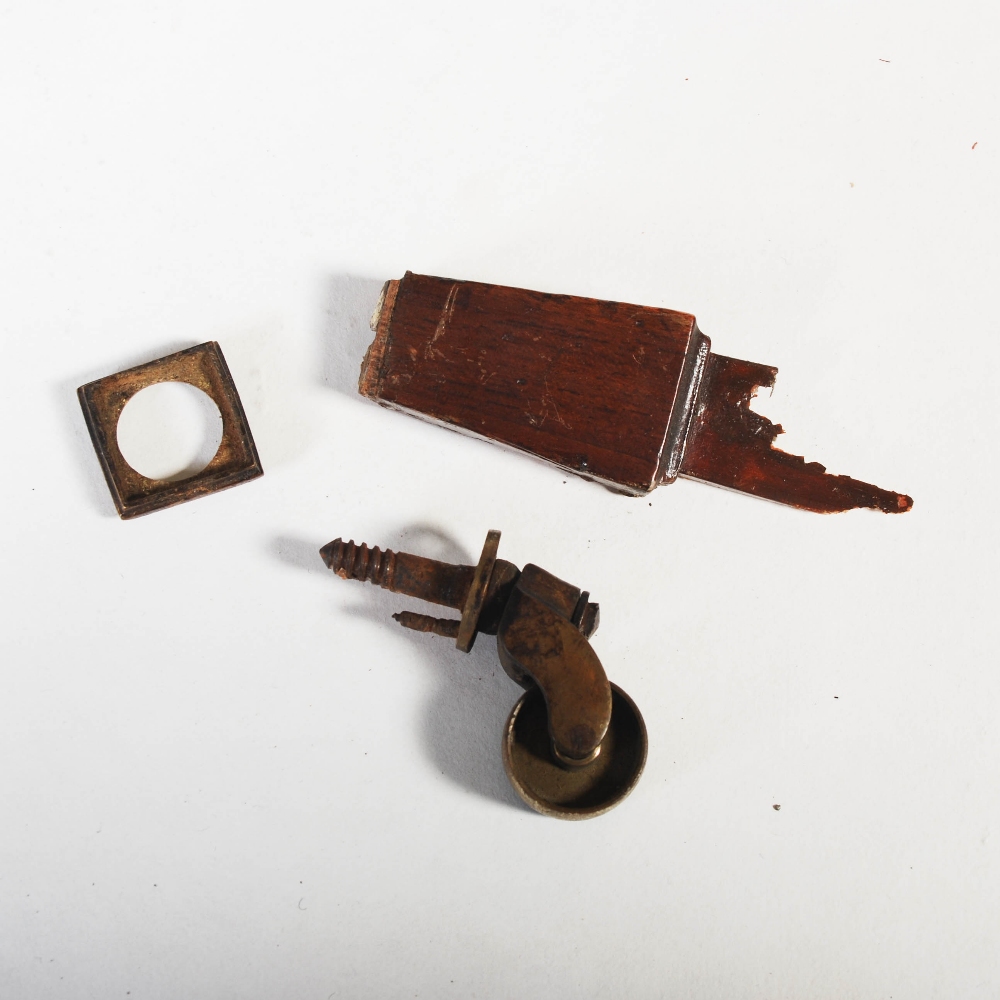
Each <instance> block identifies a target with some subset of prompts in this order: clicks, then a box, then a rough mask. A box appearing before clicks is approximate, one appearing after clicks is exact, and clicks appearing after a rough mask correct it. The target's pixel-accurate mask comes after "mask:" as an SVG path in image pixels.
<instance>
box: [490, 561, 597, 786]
mask: <svg viewBox="0 0 1000 1000" xmlns="http://www.w3.org/2000/svg"><path fill="white" fill-rule="evenodd" d="M532 568H535V567H531V566H528V567H525V570H524V572H523V573H522V574H521V580H520V581H518V585H517V586H516V587H515V588H514V593H513V594H512V595H511V599H510V601H509V602H508V604H507V608H506V610H505V611H504V615H503V619H502V620H501V622H500V631H499V632H498V633H497V651H498V653H499V654H500V663H501V664H502V665H503V668H504V670H506V671H507V673H508V674H509V675H510V676H511V677H512V678H513V679H514V680H516V681H517V682H518V683H519V684H525V680H527V681H528V683H529V684H531V683H533V684H535V685H537V686H538V687H539V688H540V689H541V691H542V694H543V695H544V697H545V704H546V705H547V706H548V716H549V732H550V734H551V736H552V747H553V750H554V751H555V754H556V756H557V757H558V758H559V759H560V760H562V761H563V763H565V764H567V765H569V766H571V767H572V766H576V765H579V764H585V763H587V762H588V761H589V760H591V759H592V758H593V757H594V756H595V755H596V753H597V751H598V750H599V748H600V746H601V740H603V739H604V734H605V732H606V731H607V728H608V722H609V721H610V719H611V688H610V686H609V685H608V678H607V675H606V674H605V673H604V668H603V667H602V666H601V661H600V660H599V659H598V658H597V654H596V653H595V652H594V650H593V648H592V647H591V645H590V643H589V642H587V640H586V639H585V638H584V637H583V636H582V635H581V634H580V632H579V630H578V629H577V628H576V627H575V626H574V625H573V624H572V622H571V621H570V620H569V618H568V617H563V616H561V615H559V614H557V613H556V612H555V611H553V610H552V608H551V607H548V606H546V605H545V604H543V603H542V602H541V601H540V600H538V598H536V597H535V596H534V595H533V594H531V593H529V592H526V591H525V590H523V589H522V586H521V584H522V582H523V581H524V577H525V576H526V575H527V572H528V570H529V569H532ZM546 575H548V574H546ZM526 686H527V685H526Z"/></svg>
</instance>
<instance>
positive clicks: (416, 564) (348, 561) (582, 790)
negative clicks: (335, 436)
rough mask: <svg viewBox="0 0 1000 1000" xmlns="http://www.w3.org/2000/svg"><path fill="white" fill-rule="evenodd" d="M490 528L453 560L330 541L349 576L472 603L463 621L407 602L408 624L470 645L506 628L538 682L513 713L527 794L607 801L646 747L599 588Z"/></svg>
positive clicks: (513, 751)
mask: <svg viewBox="0 0 1000 1000" xmlns="http://www.w3.org/2000/svg"><path fill="white" fill-rule="evenodd" d="M499 543H500V532H499V531H490V532H489V534H488V535H487V536H486V543H485V545H484V546H483V553H482V556H481V557H480V559H479V564H478V565H477V566H475V567H473V566H453V565H450V564H448V563H443V562H439V561H438V560H436V559H426V558H424V557H422V556H415V555H410V554H409V553H406V552H392V551H391V550H389V549H386V550H382V549H379V548H378V547H377V546H376V547H375V548H370V547H369V546H368V545H366V544H363V543H362V544H361V545H356V544H355V543H354V541H353V540H352V541H349V542H345V541H343V539H340V538H337V539H335V540H334V541H332V542H330V543H329V544H327V545H324V546H323V548H321V549H320V555H321V556H322V557H323V561H324V562H325V563H326V565H327V566H328V567H329V568H330V569H332V570H333V571H334V572H335V573H336V574H337V575H338V576H340V577H341V578H343V579H345V580H361V581H365V580H367V581H369V582H371V583H374V584H377V585H378V586H380V587H384V588H385V589H386V590H391V591H395V592H396V593H401V594H407V595H409V596H410V597H417V598H420V599H422V600H425V601H430V602H432V603H434V604H441V605H444V606H446V607H450V608H454V609H455V610H460V611H461V612H462V618H461V621H458V620H456V619H454V618H434V617H432V616H430V615H423V614H416V613H414V612H411V611H402V612H398V613H397V614H394V615H393V618H395V619H396V621H398V622H399V624H400V625H403V626H405V627H406V628H411V629H415V630H417V631H420V632H431V633H434V634H436V635H440V636H444V637H447V638H454V639H455V640H456V645H457V646H458V648H459V649H461V650H462V651H463V652H468V651H469V650H470V649H471V648H472V643H473V642H474V640H475V636H476V634H477V633H478V632H485V633H487V634H495V635H496V637H497V652H498V654H499V657H500V662H501V664H502V666H503V668H504V670H505V671H506V672H507V674H508V675H509V676H510V677H511V678H512V679H513V680H514V681H516V682H517V683H518V684H520V685H521V686H522V687H525V688H527V689H528V692H527V694H525V696H524V697H523V698H522V699H521V700H520V701H519V702H518V704H517V706H516V707H515V708H514V711H513V712H512V713H511V717H510V720H508V726H507V732H506V736H505V739H504V745H503V757H504V766H505V768H506V770H507V774H508V777H509V778H510V780H511V782H512V783H513V784H514V787H515V788H516V789H517V791H518V794H519V795H520V796H521V798H523V799H524V801H525V802H527V803H528V805H530V806H531V807H532V808H534V809H537V810H538V811H539V812H542V813H545V814H547V815H552V816H562V817H565V818H571V819H584V818H586V817H589V816H597V815H599V814H600V813H602V812H606V811H607V810H608V809H610V808H611V807H612V806H613V805H615V804H616V803H618V802H620V801H621V800H622V799H623V798H624V797H625V796H626V795H627V794H628V793H629V792H630V791H631V790H632V787H633V786H634V785H635V783H636V781H637V780H638V778H639V775H640V773H641V772H642V767H643V763H644V762H645V759H646V728H645V725H644V724H643V721H642V716H641V715H639V712H638V709H636V707H635V705H634V704H633V703H632V701H631V699H630V698H629V697H628V696H627V695H626V694H625V693H624V692H623V691H621V689H620V688H617V687H615V686H614V685H613V684H609V682H608V679H607V675H606V674H605V673H604V668H603V666H602V665H601V661H600V660H599V659H598V657H597V654H596V653H595V652H594V650H593V649H592V648H591V645H590V643H589V642H588V639H589V638H590V636H591V635H592V634H593V632H594V631H595V630H596V629H597V624H598V621H599V618H600V614H599V608H598V606H597V605H596V604H594V603H591V602H590V601H589V597H590V595H589V594H588V593H587V592H585V591H581V590H580V589H579V588H578V587H574V586H573V585H572V584H569V583H566V582H565V581H564V580H560V579H559V578H558V577H556V576H553V575H552V574H551V573H548V572H546V571H545V570H543V569H541V568H540V567H538V566H535V565H533V564H531V563H529V564H528V565H527V566H525V567H524V570H523V571H522V570H519V569H518V568H517V567H516V566H514V565H513V564H512V563H509V562H506V561H505V560H503V559H498V558H497V549H498V546H499Z"/></svg>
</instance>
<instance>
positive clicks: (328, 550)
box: [319, 538, 344, 569]
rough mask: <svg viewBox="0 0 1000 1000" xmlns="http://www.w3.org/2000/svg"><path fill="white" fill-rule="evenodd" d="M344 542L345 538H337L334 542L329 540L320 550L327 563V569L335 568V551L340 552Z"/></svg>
mask: <svg viewBox="0 0 1000 1000" xmlns="http://www.w3.org/2000/svg"><path fill="white" fill-rule="evenodd" d="M343 544H344V542H343V539H341V538H335V539H334V540H333V541H332V542H327V543H326V545H324V546H323V548H321V549H320V550H319V554H320V556H321V558H322V559H323V562H325V563H326V568H327V569H333V557H334V553H336V552H338V551H339V550H340V547H341V546H342V545H343Z"/></svg>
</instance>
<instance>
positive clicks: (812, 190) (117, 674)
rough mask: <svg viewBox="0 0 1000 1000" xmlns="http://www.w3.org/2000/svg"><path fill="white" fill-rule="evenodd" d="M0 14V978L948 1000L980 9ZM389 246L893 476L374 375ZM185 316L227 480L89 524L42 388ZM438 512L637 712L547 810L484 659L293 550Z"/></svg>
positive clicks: (988, 552) (976, 386) (416, 529)
mask: <svg viewBox="0 0 1000 1000" xmlns="http://www.w3.org/2000/svg"><path fill="white" fill-rule="evenodd" d="M0 18H2V20H0V134H2V137H3V156H2V160H0V216H2V218H0V226H2V229H0V234H2V235H0V255H2V259H0V284H2V295H0V323H2V329H3V341H2V344H3V359H4V364H3V376H4V388H3V393H2V403H0V406H2V414H0V415H2V421H3V422H2V427H3V440H4V452H3V454H4V463H3V464H4V474H3V477H2V497H3V501H2V515H3V516H2V518H0V530H2V532H3V538H4V547H3V553H4V559H3V562H4V571H3V577H2V578H3V595H2V607H3V619H4V625H3V628H2V634H0V641H2V644H3V659H2V666H0V670H2V674H0V676H2V697H0V802H2V804H3V807H2V817H3V819H2V824H0V993H2V995H3V996H5V997H11V998H36V997H39V998H41V997H71V998H76V997H99V998H102V1000H103V998H108V997H126V996H131V997H134V998H143V997H163V998H174V997H212V998H228V997H234V998H235V997H240V998H243V997H246V998H271V997H296V998H317V1000H323V998H327V997H390V996H392V997H395V996H422V997H451V996H455V997H472V996H475V997H497V998H500V997H513V996H522V997H569V998H573V997H611V996H627V997H636V998H644V997H691V998H714V997H725V998H730V997H747V998H777V997H789V998H793V997H794V998H801V997H810V998H813V997H815V998H831V1000H832V998H838V1000H843V998H853V997H858V998H889V997H894V998H905V997H949V998H951V997H995V996H997V994H998V992H1000V959H998V956H1000V947H998V931H1000V907H998V905H997V900H998V897H1000V885H998V881H1000V878H998V850H1000V737H998V726H997V719H998V712H1000V680H998V673H997V663H996V658H997V654H996V640H997V634H996V633H997V628H996V624H995V614H994V607H995V593H996V591H995V568H994V567H995V564H996V543H997V521H996V493H997V488H998V485H1000V484H998V481H997V472H996V432H997V416H996V413H997V409H996V384H997V362H998V332H1000V328H998V319H997V309H996V280H995V279H996V275H997V265H998V246H1000V239H998V222H1000V211H998V206H1000V201H998V196H997V182H998V161H997V145H998V141H1000V135H998V129H997V122H998V115H997V112H998V107H997V104H998V101H997V83H998V68H997V67H998V61H997V52H998V42H1000V38H998V26H1000V25H998V15H997V7H996V5H994V4H990V3H986V2H980V3H969V2H964V3H963V2H952V3H948V4H943V5H942V4H940V3H934V4H931V3H924V2H918V3H913V2H907V3H904V2H899V3H888V2H880V3H829V4H796V3H777V2H770V3H755V4H739V3H724V2H716V3H705V4H695V3H683V4H681V3H672V4H665V3H664V4H647V5H642V4H624V5H615V4H607V3H575V4H569V3H567V4H539V3H533V4H526V3H507V4H504V5H489V6H487V5H463V4H457V3H456V4H442V3H429V4H380V5H375V4H371V5H362V4H357V5H354V4H340V3H327V4H319V3H301V4H295V3H284V4H271V5H263V4H236V3H232V4H223V3H214V4H213V3H208V4H206V3H188V4H182V3H170V4H167V3H164V4H135V3H121V4H110V3H97V4H86V5H71V4H57V3H14V4H6V5H4V9H3V11H2V13H0ZM406 269H412V270H414V271H417V272H424V273H430V274H440V275H445V276H449V277H457V278H468V279H478V280H485V281H493V282H498V283H506V284H513V285H520V286H524V287H529V288H535V289H540V290H545V291H555V292H567V293H575V294H581V295H593V296H598V297H602V298H610V299H619V300H625V301H632V302H636V303H642V304H646V305H655V306H668V307H673V308H677V309H682V310H688V311H691V312H694V313H695V314H696V315H697V316H698V320H699V323H700V325H701V327H702V329H703V330H705V332H706V333H708V334H709V335H710V336H711V337H712V339H713V345H714V348H715V349H716V350H717V351H719V352H721V353H724V354H729V355H733V356H736V357H740V358H747V359H750V360H753V361H759V362H763V363H768V364H774V365H776V366H777V367H778V368H779V372H780V373H779V376H778V383H777V389H776V391H775V393H774V395H773V397H770V398H766V399H764V400H763V401H762V402H761V404H760V409H761V411H762V412H765V413H766V414H768V415H769V416H771V417H773V418H774V419H776V420H780V421H781V422H782V423H783V424H784V425H785V426H786V427H787V428H788V429H789V431H788V433H787V434H786V436H785V437H784V438H783V439H781V442H779V443H783V444H784V446H785V448H786V449H787V450H790V451H793V452H795V453H796V454H804V455H805V456H806V457H807V458H808V459H812V460H820V461H823V462H824V463H825V464H826V465H827V466H828V467H829V468H830V470H831V471H833V472H838V473H839V472H846V473H849V474H851V475H853V476H855V477H857V478H860V479H863V480H868V481H871V482H875V483H878V484H879V485H880V486H884V487H887V488H891V489H898V490H901V491H903V492H907V493H909V494H910V495H912V496H913V497H914V499H915V507H914V509H913V511H912V512H911V513H909V514H907V515H904V516H896V517H887V516H883V515H880V514H875V513H872V512H868V511H856V512H852V513H848V514H841V515H834V516H828V517H822V516H818V515H812V514H805V513H799V512H796V511H793V510H790V509H786V508H782V507H779V506H777V505H773V504H769V503H766V502H762V501H757V500H754V499H752V498H749V497H744V496H740V495H737V494H730V493H726V492H723V491H721V490H715V489H712V488H710V487H708V486H703V485H699V484H696V483H690V482H678V483H676V484H674V485H672V486H670V487H665V488H660V489H659V490H657V491H656V492H655V493H654V494H653V495H652V496H651V497H649V498H648V500H635V499H627V498H623V497H620V496H615V495H613V494H611V493H609V492H606V491H604V490H603V489H601V488H599V487H597V486H594V485H591V484H588V483H585V482H583V481H580V480H575V479H572V478H570V479H568V481H564V480H566V479H567V477H566V476H564V475H562V474H560V473H559V472H558V470H555V469H552V468H550V467H547V466H544V465H542V464H540V463H537V462H534V461H532V460H530V459H527V458H525V457H522V456H520V455H517V454H515V453H513V452H509V451H505V450H502V449H500V448H497V447H491V446H488V445H486V444H483V443H478V442H475V441H470V440H466V439H463V438H462V437H460V436H458V435H456V434H449V433H447V432H445V431H443V430H440V429H438V428H435V427H432V426H428V425H424V424H421V423H420V422H418V421H416V420H413V419H410V418H408V417H404V416H402V415H399V414H395V413H392V412H389V411H384V410H381V409H379V408H378V407H376V406H373V405H371V404H369V403H367V402H365V401H363V400H362V399H361V398H360V397H358V396H357V394H356V391H355V384H356V377H357V371H358V366H359V363H360V360H361V356H362V353H363V351H364V348H365V346H366V345H367V343H368V342H369V341H370V339H371V334H370V332H369V330H368V327H367V320H368V316H369V313H370V312H371V309H372V306H373V304H374V302H375V299H376V297H377V294H378V290H379V287H380V285H381V283H382V282H383V281H384V280H385V279H386V278H390V277H400V276H401V275H402V274H403V272H404V271H405V270H406ZM210 339H217V340H219V341H220V342H221V344H222V347H223V349H224V351H225V354H226V357H227V359H228V361H229V364H230V367H231V369H232V371H233V374H234V377H235V380H236V383H237V385H238V388H239V391H240V393H241V395H242V399H243V402H244V405H245V408H246V411H247V414H248V417H249V420H250V424H251V426H252V428H253V432H254V435H255V437H256V441H257V444H258V447H259V450H260V453H261V458H262V462H263V465H264V468H265V470H266V474H265V476H264V478H263V479H260V480H257V481H255V482H253V483H250V484H247V485H244V486H241V487H238V488H236V489H233V490H230V491H227V492H225V493H222V494H219V495H216V496H212V497H208V498H205V499H202V500H198V501H196V502H194V503H190V504H186V505H183V506H180V507H176V508H173V509H171V510H168V511H163V512H159V513H155V514H152V515H150V516H148V517H144V518H141V519H139V520H136V521H133V522H122V521H120V520H119V519H118V518H117V517H116V516H115V513H114V509H113V506H112V504H111V500H110V497H109V494H108V490H107V487H106V486H105V484H104V481H103V478H102V475H101V473H100V470H99V467H98V464H97V461H96V458H95V456H94V453H93V450H92V448H91V445H90V441H89V439H88V437H87V434H86V430H85V428H84V424H83V420H82V418H81V415H80V411H79V406H78V404H77V400H76V395H75V389H76V387H77V386H78V385H80V384H82V383H83V382H86V381H89V380H91V379H94V378H97V377H100V376H103V375H106V374H110V373H111V372H114V371H117V370H119V369H121V368H123V367H126V366H129V365H132V364H136V363H139V362H142V361H145V360H150V359H152V358H156V357H160V356H162V355H164V354H166V353H169V352H170V351H173V350H176V349H179V348H182V347H185V346H190V345H193V344H196V343H200V342H202V341H205V340H210ZM490 527H497V528H500V529H502V530H503V533H504V534H503V541H502V542H501V555H502V556H503V557H505V558H507V559H510V560H512V561H514V562H516V563H518V564H523V563H524V562H527V561H532V562H537V563H538V564H540V565H542V566H544V567H545V568H547V569H549V570H551V571H552V572H554V573H556V574H557V575H559V576H560V577H562V578H564V579H566V580H569V581H572V582H573V583H575V584H578V585H580V586H583V587H586V588H588V589H589V590H591V591H592V593H593V596H594V599H596V600H599V601H600V604H601V610H602V622H603V624H602V626H601V629H600V631H599V632H598V634H597V635H596V637H595V640H594V645H595V647H596V649H597V651H598V654H599V655H600V656H601V658H602V660H603V662H604V664H605V666H606V668H607V670H608V673H609V675H610V676H611V678H612V679H613V680H615V681H616V682H618V683H619V684H621V685H622V687H624V688H625V689H626V690H627V691H628V692H629V693H630V694H631V695H632V696H633V697H634V698H635V700H636V702H637V703H638V705H639V707H640V708H641V710H642V711H643V713H644V715H645V719H646V722H647V725H648V728H649V736H650V750H649V761H648V765H647V769H646V773H645V775H644V777H643V779H642V780H641V782H640V783H639V785H638V787H637V789H636V791H635V792H634V794H633V795H632V797H631V798H630V799H628V800H627V801H626V802H625V803H624V804H623V805H622V806H621V807H620V808H618V809H617V810H615V811H613V812H612V813H610V814H608V815H607V816H605V817H603V818H601V819H598V820H594V821H591V822H587V823H576V824H572V823H562V822H557V821H554V820H550V819H543V818H541V817H539V816H536V815H534V814H533V813H530V812H528V811H527V810H526V809H524V808H523V807H522V806H520V805H519V804H518V802H517V801H516V800H515V797H514V795H513V793H512V792H511V790H510V789H509V787H508V785H507V782H506V779H505V777H504V774H503V771H502V767H501V761H500V752H499V739H500V731H501V727H502V724H503V721H504V719H505V717H506V715H507V713H508V711H509V709H510V708H511V706H512V705H513V704H514V701H515V699H516V697H517V695H518V689H517V688H516V687H515V686H514V685H513V683H511V682H510V681H509V680H508V679H507V678H506V676H505V675H504V674H503V673H502V671H501V670H500V669H499V667H498V664H497V661H496V654H495V647H494V646H493V645H492V643H491V642H490V641H489V640H481V641H480V642H479V643H478V644H477V647H476V649H475V650H474V652H473V654H472V655H471V656H470V657H465V656H463V655H462V654H460V653H458V652H457V651H456V650H455V649H454V648H453V647H452V646H451V645H450V644H449V643H448V642H446V641H444V640H441V639H438V638H436V637H433V636H426V635H417V634H408V633H407V632H405V631H403V630H402V629H400V628H399V627H398V626H397V625H396V624H395V623H394V622H393V621H392V620H391V619H390V617H389V616H390V614H391V612H393V611H395V610H400V609H402V608H404V607H408V608H411V609H415V610H416V609H419V607H420V606H419V605H418V604H416V603H415V602H411V601H407V600H405V599H403V598H399V597H395V596H393V595H389V594H386V593H385V592H383V591H378V590H376V589H374V588H372V587H366V586H362V585H361V584H347V583H343V582H341V581H339V580H337V579H336V578H335V577H334V576H333V575H332V574H330V573H329V572H328V571H327V570H326V569H325V568H324V567H323V565H322V564H321V562H320V559H319V557H318V555H317V551H316V550H317V549H318V548H319V547H320V546H321V545H322V544H324V543H325V542H327V541H329V540H330V539H331V538H334V537H336V536H338V535H343V536H344V537H345V538H347V537H353V538H355V539H357V540H359V541H360V540H365V541H368V542H369V543H371V544H379V545H381V546H383V547H384V546H391V547H394V548H403V549H404V550H405V549H408V550H411V551H417V552H421V553H423V554H427V555H441V554H444V555H445V556H447V557H459V558H461V559H464V560H474V558H475V556H476V555H478V552H479V549H480V546H481V544H482V540H483V537H484V535H485V532H486V530H487V528H490ZM775 803H780V805H781V810H780V812H778V811H775V810H774V809H773V808H772V806H773V804H775Z"/></svg>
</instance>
